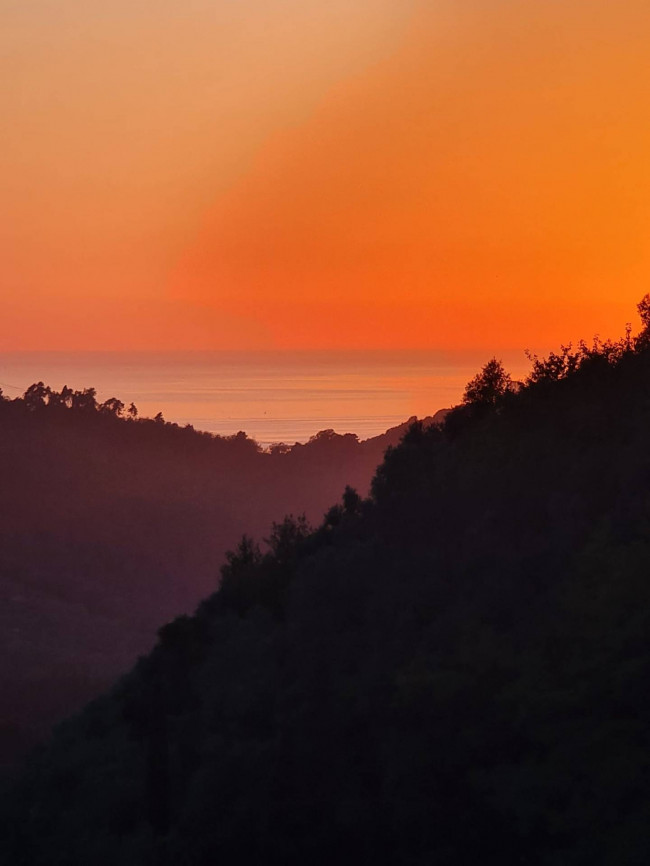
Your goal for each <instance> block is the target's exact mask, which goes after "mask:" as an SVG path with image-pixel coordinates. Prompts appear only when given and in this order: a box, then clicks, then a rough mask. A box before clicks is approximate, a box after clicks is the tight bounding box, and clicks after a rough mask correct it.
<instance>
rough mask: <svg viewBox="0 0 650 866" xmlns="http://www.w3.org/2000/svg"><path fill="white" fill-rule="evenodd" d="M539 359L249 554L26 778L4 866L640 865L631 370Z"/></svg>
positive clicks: (642, 399)
mask: <svg viewBox="0 0 650 866" xmlns="http://www.w3.org/2000/svg"><path fill="white" fill-rule="evenodd" d="M567 352H568V353H569V355H570V354H571V350H570V349H567ZM557 357H559V358H560V361H558V362H557V363H556V362H554V361H553V363H550V364H549V366H548V369H546V372H544V369H543V365H544V363H545V362H542V361H538V366H537V367H536V368H534V374H533V375H532V376H531V378H530V380H529V381H528V382H527V383H525V384H524V386H523V387H520V388H519V389H515V388H513V387H512V383H510V382H509V380H508V379H507V377H506V378H503V379H502V380H501V381H502V383H503V387H498V388H497V393H496V394H495V391H494V383H495V382H497V383H498V381H499V376H495V375H494V374H495V369H496V368H495V367H494V365H492V366H491V367H490V369H489V371H488V372H489V381H488V382H487V386H489V389H490V390H489V399H485V400H482V399H481V393H482V392H481V386H482V383H481V377H480V376H479V377H477V380H474V381H473V383H472V388H473V390H472V394H473V397H471V398H468V399H467V400H466V401H465V403H464V405H463V406H462V407H460V408H459V409H458V410H456V411H455V412H454V413H452V414H451V415H450V416H449V419H448V421H447V422H446V424H445V426H444V427H431V428H429V429H424V428H423V427H422V426H421V425H415V426H413V427H412V429H411V430H410V432H409V433H408V434H407V436H406V437H405V439H404V441H403V443H402V444H401V445H400V446H399V447H397V448H394V449H392V450H390V451H389V452H388V454H387V457H386V459H385V462H384V463H383V465H382V466H381V468H380V470H379V472H378V474H377V476H376V479H375V482H374V485H373V491H372V496H371V498H370V499H368V500H362V499H361V498H359V497H358V496H356V495H355V493H354V491H353V490H350V489H348V490H347V491H346V495H345V497H344V501H343V504H342V505H341V506H335V507H334V508H332V509H331V510H330V511H329V512H328V514H327V516H326V518H325V520H324V522H323V523H322V524H321V526H319V527H318V528H317V529H316V530H312V531H310V530H309V528H308V527H307V526H306V525H305V524H304V523H302V522H300V521H294V520H290V519H288V520H285V521H284V522H283V523H281V524H279V525H276V526H275V528H274V530H273V533H272V536H271V538H270V540H269V541H270V544H269V550H268V552H266V553H263V552H261V551H260V549H259V548H258V547H257V546H256V545H255V544H254V542H252V541H251V540H250V539H248V538H245V539H244V540H243V541H242V543H241V544H240V546H239V549H238V550H237V551H235V552H234V553H233V554H231V555H230V556H229V558H228V561H227V563H226V565H225V567H224V570H223V584H222V588H221V590H220V591H219V592H217V593H216V594H215V595H213V596H211V597H210V598H208V599H207V600H206V601H205V602H204V603H203V604H202V605H201V606H200V607H199V609H198V611H197V613H196V615H195V616H193V617H191V618H190V617H182V618H180V619H177V620H176V621H174V622H172V623H170V624H169V625H167V626H165V627H164V628H162V629H161V631H160V637H159V643H158V645H157V647H156V648H155V650H154V651H153V653H152V654H151V655H150V656H149V657H148V658H146V659H144V660H142V661H141V662H140V663H139V664H138V666H137V667H136V668H135V669H134V670H133V672H132V673H131V674H130V675H129V676H128V677H126V678H125V679H124V680H123V681H122V682H120V683H119V684H118V685H117V686H116V687H115V688H114V689H113V691H112V692H111V693H109V694H107V695H106V696H105V697H102V698H100V699H98V700H97V701H95V702H94V703H92V704H91V705H89V706H88V707H87V708H86V710H85V711H84V712H83V713H82V714H81V715H79V716H77V717H76V718H74V719H72V720H70V721H69V722H67V723H66V724H64V725H63V726H61V727H60V729H59V730H58V732H57V734H56V736H55V738H54V739H53V741H52V742H51V744H50V745H49V746H48V747H47V748H46V749H44V750H42V751H41V752H40V754H37V755H35V756H34V758H33V759H32V761H31V762H30V764H29V766H28V767H27V768H26V770H25V772H24V774H23V775H22V777H21V779H20V780H19V782H18V783H17V784H16V785H15V786H14V787H13V788H12V790H11V793H10V796H9V797H8V799H7V801H6V805H5V807H4V809H3V820H4V825H5V826H4V837H5V853H4V861H3V862H6V863H10V864H16V866H18V864H20V866H23V864H24V866H27V864H29V866H46V864H47V866H57V864H60V866H63V864H66V866H82V864H84V866H85V864H88V863H92V864H94V866H104V864H105V866H114V864H116V863H119V864H124V866H129V864H133V866H136V864H137V866H149V864H151V866H166V864H170V866H171V864H179V866H203V864H216V863H224V864H235V863H238V864H242V863H243V864H259V866H271V864H272V866H276V864H277V866H280V864H282V866H287V864H301V866H302V864H323V866H325V864H328V866H329V864H333V863H359V864H366V863H368V864H403V866H417V864H421V866H425V864H426V866H429V864H443V866H458V864H472V866H474V864H499V866H503V864H519V863H522V864H535V866H536V864H540V866H578V864H579V866H583V864H584V866H587V864H589V866H605V864H607V866H610V864H611V866H620V864H625V866H633V864H646V863H647V862H648V860H649V858H650V830H649V827H650V796H649V792H648V782H649V771H650V690H649V689H648V682H649V681H650V641H649V637H650V580H649V576H650V448H649V447H648V430H650V385H649V383H650V351H649V350H648V348H647V345H646V340H645V339H643V335H642V337H641V338H639V339H638V340H636V341H630V340H629V339H628V342H627V344H624V343H621V344H616V346H614V347H612V345H611V344H607V345H606V346H599V347H595V348H591V349H587V348H586V347H583V348H579V349H578V350H577V357H576V360H575V363H573V362H572V361H571V362H570V363H569V362H567V363H565V364H563V363H562V362H561V356H557ZM551 360H552V359H551ZM565 360H566V357H565ZM535 370H537V372H535ZM496 372H498V371H496ZM477 395H478V396H477Z"/></svg>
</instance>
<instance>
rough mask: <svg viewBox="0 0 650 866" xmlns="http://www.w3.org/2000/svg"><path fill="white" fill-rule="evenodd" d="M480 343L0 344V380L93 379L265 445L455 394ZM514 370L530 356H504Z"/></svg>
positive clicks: (478, 360)
mask: <svg viewBox="0 0 650 866" xmlns="http://www.w3.org/2000/svg"><path fill="white" fill-rule="evenodd" d="M486 360H488V356H486V355H485V354H484V353H482V354H481V355H476V354H472V355H470V354H458V353H440V352H256V353H241V352H173V353H165V354H158V353H117V352H115V353H104V352H95V353H76V354H67V353H51V352H43V353H34V352H29V353H27V352H25V353H19V352H16V353H0V386H1V387H2V388H3V390H4V392H5V395H6V396H8V397H9V396H18V395H19V394H21V393H22V392H24V390H25V389H26V388H27V387H28V386H29V385H31V384H32V382H37V381H39V380H42V381H43V382H45V384H46V385H50V386H51V387H53V388H56V389H57V390H59V389H60V388H61V387H62V386H63V385H68V386H70V387H71V388H74V389H82V388H86V387H90V386H93V387H95V388H96V389H97V394H98V399H99V400H105V399H107V398H108V397H118V398H119V399H121V400H122V401H123V402H124V403H126V404H127V405H128V404H129V403H130V402H131V401H133V402H134V403H135V404H136V406H137V407H138V410H139V412H140V415H144V416H150V417H153V416H154V415H155V414H156V413H157V412H162V413H163V415H164V417H165V420H166V421H175V422H176V423H178V424H181V425H185V424H192V425H193V426H194V427H196V428H197V429H199V430H209V431H211V432H213V433H220V434H222V435H229V434H232V433H236V432H238V431H239V430H244V431H245V432H246V433H248V435H249V436H251V437H253V438H255V439H257V441H258V442H260V443H261V444H263V445H268V444H270V443H272V442H288V443H294V442H305V441H307V439H309V437H310V436H313V435H314V433H316V432H318V431H319V430H322V429H324V428H333V429H334V430H336V432H337V433H356V434H357V435H358V436H359V438H361V439H366V438H368V437H370V436H375V435H377V434H379V433H383V432H384V431H385V430H386V429H388V428H389V427H393V426H395V425H396V424H400V423H401V422H402V421H405V420H406V419H407V418H409V417H410V416H412V415H417V416H418V417H424V416H426V415H432V414H433V413H434V412H436V411H437V410H438V409H441V408H445V407H448V406H451V405H453V404H455V403H457V402H458V401H459V400H460V398H461V396H462V393H463V388H464V386H465V384H466V383H467V382H468V381H469V379H470V378H471V377H472V376H473V375H475V373H476V372H477V371H478V370H479V369H480V368H481V366H482V365H483V363H485V361H486ZM503 361H504V363H505V364H506V366H507V367H508V369H509V370H510V372H511V373H512V374H513V375H515V376H518V375H523V372H524V370H525V369H526V368H527V364H526V362H525V359H524V358H523V356H522V355H521V354H520V353H518V354H517V355H513V356H511V357H503Z"/></svg>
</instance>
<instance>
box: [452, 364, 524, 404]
mask: <svg viewBox="0 0 650 866" xmlns="http://www.w3.org/2000/svg"><path fill="white" fill-rule="evenodd" d="M512 385H513V382H512V379H511V378H510V374H509V373H507V372H506V371H505V369H504V366H503V364H502V363H501V361H498V360H497V359H496V358H492V359H491V360H489V361H488V362H487V364H486V365H485V366H484V367H483V369H482V370H481V372H480V373H477V375H476V376H474V378H473V379H471V380H470V381H469V382H468V383H467V385H466V386H465V393H464V394H463V403H464V404H465V405H466V406H467V405H473V406H495V405H496V404H497V403H498V402H499V400H500V399H501V398H502V397H503V395H504V394H506V393H507V392H508V391H509V390H510V389H511V388H512Z"/></svg>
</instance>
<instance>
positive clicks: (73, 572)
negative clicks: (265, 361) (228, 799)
mask: <svg viewBox="0 0 650 866" xmlns="http://www.w3.org/2000/svg"><path fill="white" fill-rule="evenodd" d="M404 429H406V425H403V427H402V428H395V429H393V430H391V431H387V433H386V434H384V435H383V436H379V437H375V438H374V439H370V440H366V441H365V442H359V440H358V439H357V437H356V436H354V435H353V434H346V435H338V434H336V433H334V431H332V430H323V431H321V432H320V433H318V434H316V435H315V436H314V437H312V439H311V440H310V441H309V442H307V443H305V444H295V445H277V446H275V447H273V448H271V449H270V450H263V449H261V448H260V447H259V446H258V444H257V443H256V442H255V441H254V440H252V439H249V438H248V437H247V436H246V435H245V434H244V433H243V432H242V433H239V434H237V435H235V436H231V437H220V436H214V435H211V434H209V433H203V432H199V431H197V430H194V429H193V428H191V427H189V426H188V427H178V426H177V425H176V424H172V423H166V422H165V421H164V420H163V418H162V416H161V415H158V416H157V417H156V418H141V417H138V413H137V408H136V407H135V406H133V405H131V406H130V407H128V408H127V407H125V406H124V404H123V403H122V402H121V401H120V400H119V399H117V398H111V399H109V400H106V401H104V402H103V403H100V402H98V400H97V397H96V394H95V391H94V389H93V388H85V389H83V390H77V391H75V390H73V389H71V388H67V387H64V388H62V389H61V391H56V390H54V389H52V388H50V387H48V386H47V385H45V384H44V383H43V382H37V383H35V384H34V385H32V386H31V387H30V388H28V389H27V391H26V392H25V394H24V396H23V397H20V398H17V399H14V400H10V399H8V398H6V397H2V395H1V394H0V691H1V692H2V701H1V702H0V773H1V771H2V769H3V767H4V766H7V765H9V764H11V763H15V761H16V759H17V757H18V756H19V755H20V754H21V752H22V751H24V750H25V749H27V748H28V747H29V746H30V744H33V743H34V742H36V741H38V740H39V739H42V738H43V737H44V736H46V734H47V732H48V729H49V727H50V726H51V724H52V722H54V721H58V720H60V719H61V718H64V717H65V716H67V715H69V714H70V713H71V712H73V711H75V710H77V709H79V708H80V707H81V706H83V704H84V703H85V702H86V701H88V700H89V699H90V698H92V697H94V696H96V695H97V694H100V693H101V692H102V691H104V690H105V689H106V688H108V687H109V686H110V684H111V683H112V682H113V681H114V680H115V679H116V678H117V677H118V676H120V675H121V674H123V673H125V672H126V671H127V670H129V668H130V667H132V665H133V664H134V663H135V661H136V660H137V657H138V655H139V654H140V653H143V652H147V651H149V650H150V649H151V647H152V646H153V643H154V641H155V636H156V630H157V629H158V627H159V626H160V624H161V623H162V622H164V621H165V620H168V619H171V618H173V617H175V616H178V615H179V614H181V613H184V612H191V611H193V610H194V608H195V607H196V605H197V603H198V602H199V600H200V599H201V598H203V597H204V596H206V595H207V594H209V593H210V592H211V591H213V590H214V588H215V587H216V586H217V585H218V581H219V562H220V561H221V560H222V558H223V556H224V553H225V551H226V550H227V549H228V548H229V547H232V546H233V545H234V544H235V543H236V542H237V539H238V538H239V537H240V536H241V535H242V533H243V532H245V531H246V532H249V533H255V534H257V535H262V534H265V533H267V532H268V530H269V528H270V526H271V523H272V521H273V520H274V519H275V518H276V517H277V514H278V512H279V513H280V514H282V513H284V512H293V513H294V514H296V515H298V514H301V513H303V512H305V513H306V514H307V517H308V518H310V519H312V520H316V519H320V518H321V516H322V514H323V512H324V511H325V509H326V508H327V507H328V506H329V505H330V504H331V503H332V501H334V499H335V498H336V497H337V496H338V495H339V491H340V490H341V489H342V487H343V486H344V485H345V484H346V483H349V484H353V485H355V486H358V487H359V489H360V490H364V491H367V490H368V488H369V485H370V481H371V479H372V476H373V474H374V471H375V469H376V467H377V464H378V463H379V462H380V460H381V458H382V456H383V452H384V450H385V448H386V447H387V445H388V444H390V443H391V442H396V441H397V440H398V439H399V437H400V435H401V433H402V432H403V430H404Z"/></svg>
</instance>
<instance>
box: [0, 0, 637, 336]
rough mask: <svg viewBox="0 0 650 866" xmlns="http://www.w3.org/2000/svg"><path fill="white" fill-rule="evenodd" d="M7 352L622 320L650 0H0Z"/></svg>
mask: <svg viewBox="0 0 650 866" xmlns="http://www.w3.org/2000/svg"><path fill="white" fill-rule="evenodd" d="M0 10H1V13H0V14H1V19H0V21H1V23H2V27H1V28H0V57H1V62H2V70H3V73H2V79H1V80H2V84H1V85H0V108H1V111H2V118H3V130H2V160H1V162H0V197H1V201H2V214H3V216H2V232H1V234H0V252H1V254H2V263H1V266H0V267H1V270H0V280H1V285H0V351H1V350H9V349H11V350H15V349H28V350H32V349H37V348H39V349H64V350H72V349H94V348H102V349H164V348H170V349H171V348H173V349H183V348H202V349H237V348H242V349H253V348H287V349H291V348H315V349H327V348H391V349H399V348H406V347H412V348H452V349H465V348H469V347H472V348H481V349H482V348H486V349H488V350H490V351H496V352H498V351H500V350H502V351H505V350H507V349H511V348H523V347H530V348H532V349H534V350H543V351H544V350H546V349H548V348H552V347H554V346H556V345H557V344H558V343H559V342H560V341H563V340H567V339H575V338H578V337H580V336H585V337H589V336H590V335H591V334H593V333H595V332H599V333H601V334H602V335H604V336H606V335H612V336H618V335H619V334H620V333H621V332H622V331H623V328H624V325H625V322H626V321H628V320H633V321H634V317H635V315H634V306H635V303H636V301H637V300H638V299H639V298H640V297H641V296H642V295H643V294H644V293H645V292H646V291H648V290H649V289H650V279H649V278H650V231H649V226H650V158H649V156H648V155H649V154H650V110H649V109H650V52H648V45H650V5H649V4H648V2H647V0H620V2H603V0H544V2H540V3H531V2H530V0H528V2H524V0H453V2H450V0H428V2H420V0H399V2H398V0H329V2H327V3H324V2H322V0H319V2H314V0H227V2H226V0H211V2H208V0H184V2H183V3H180V2H171V0H155V2H154V0H128V2H127V0H111V2H110V3H105V2H98V0H0Z"/></svg>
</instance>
